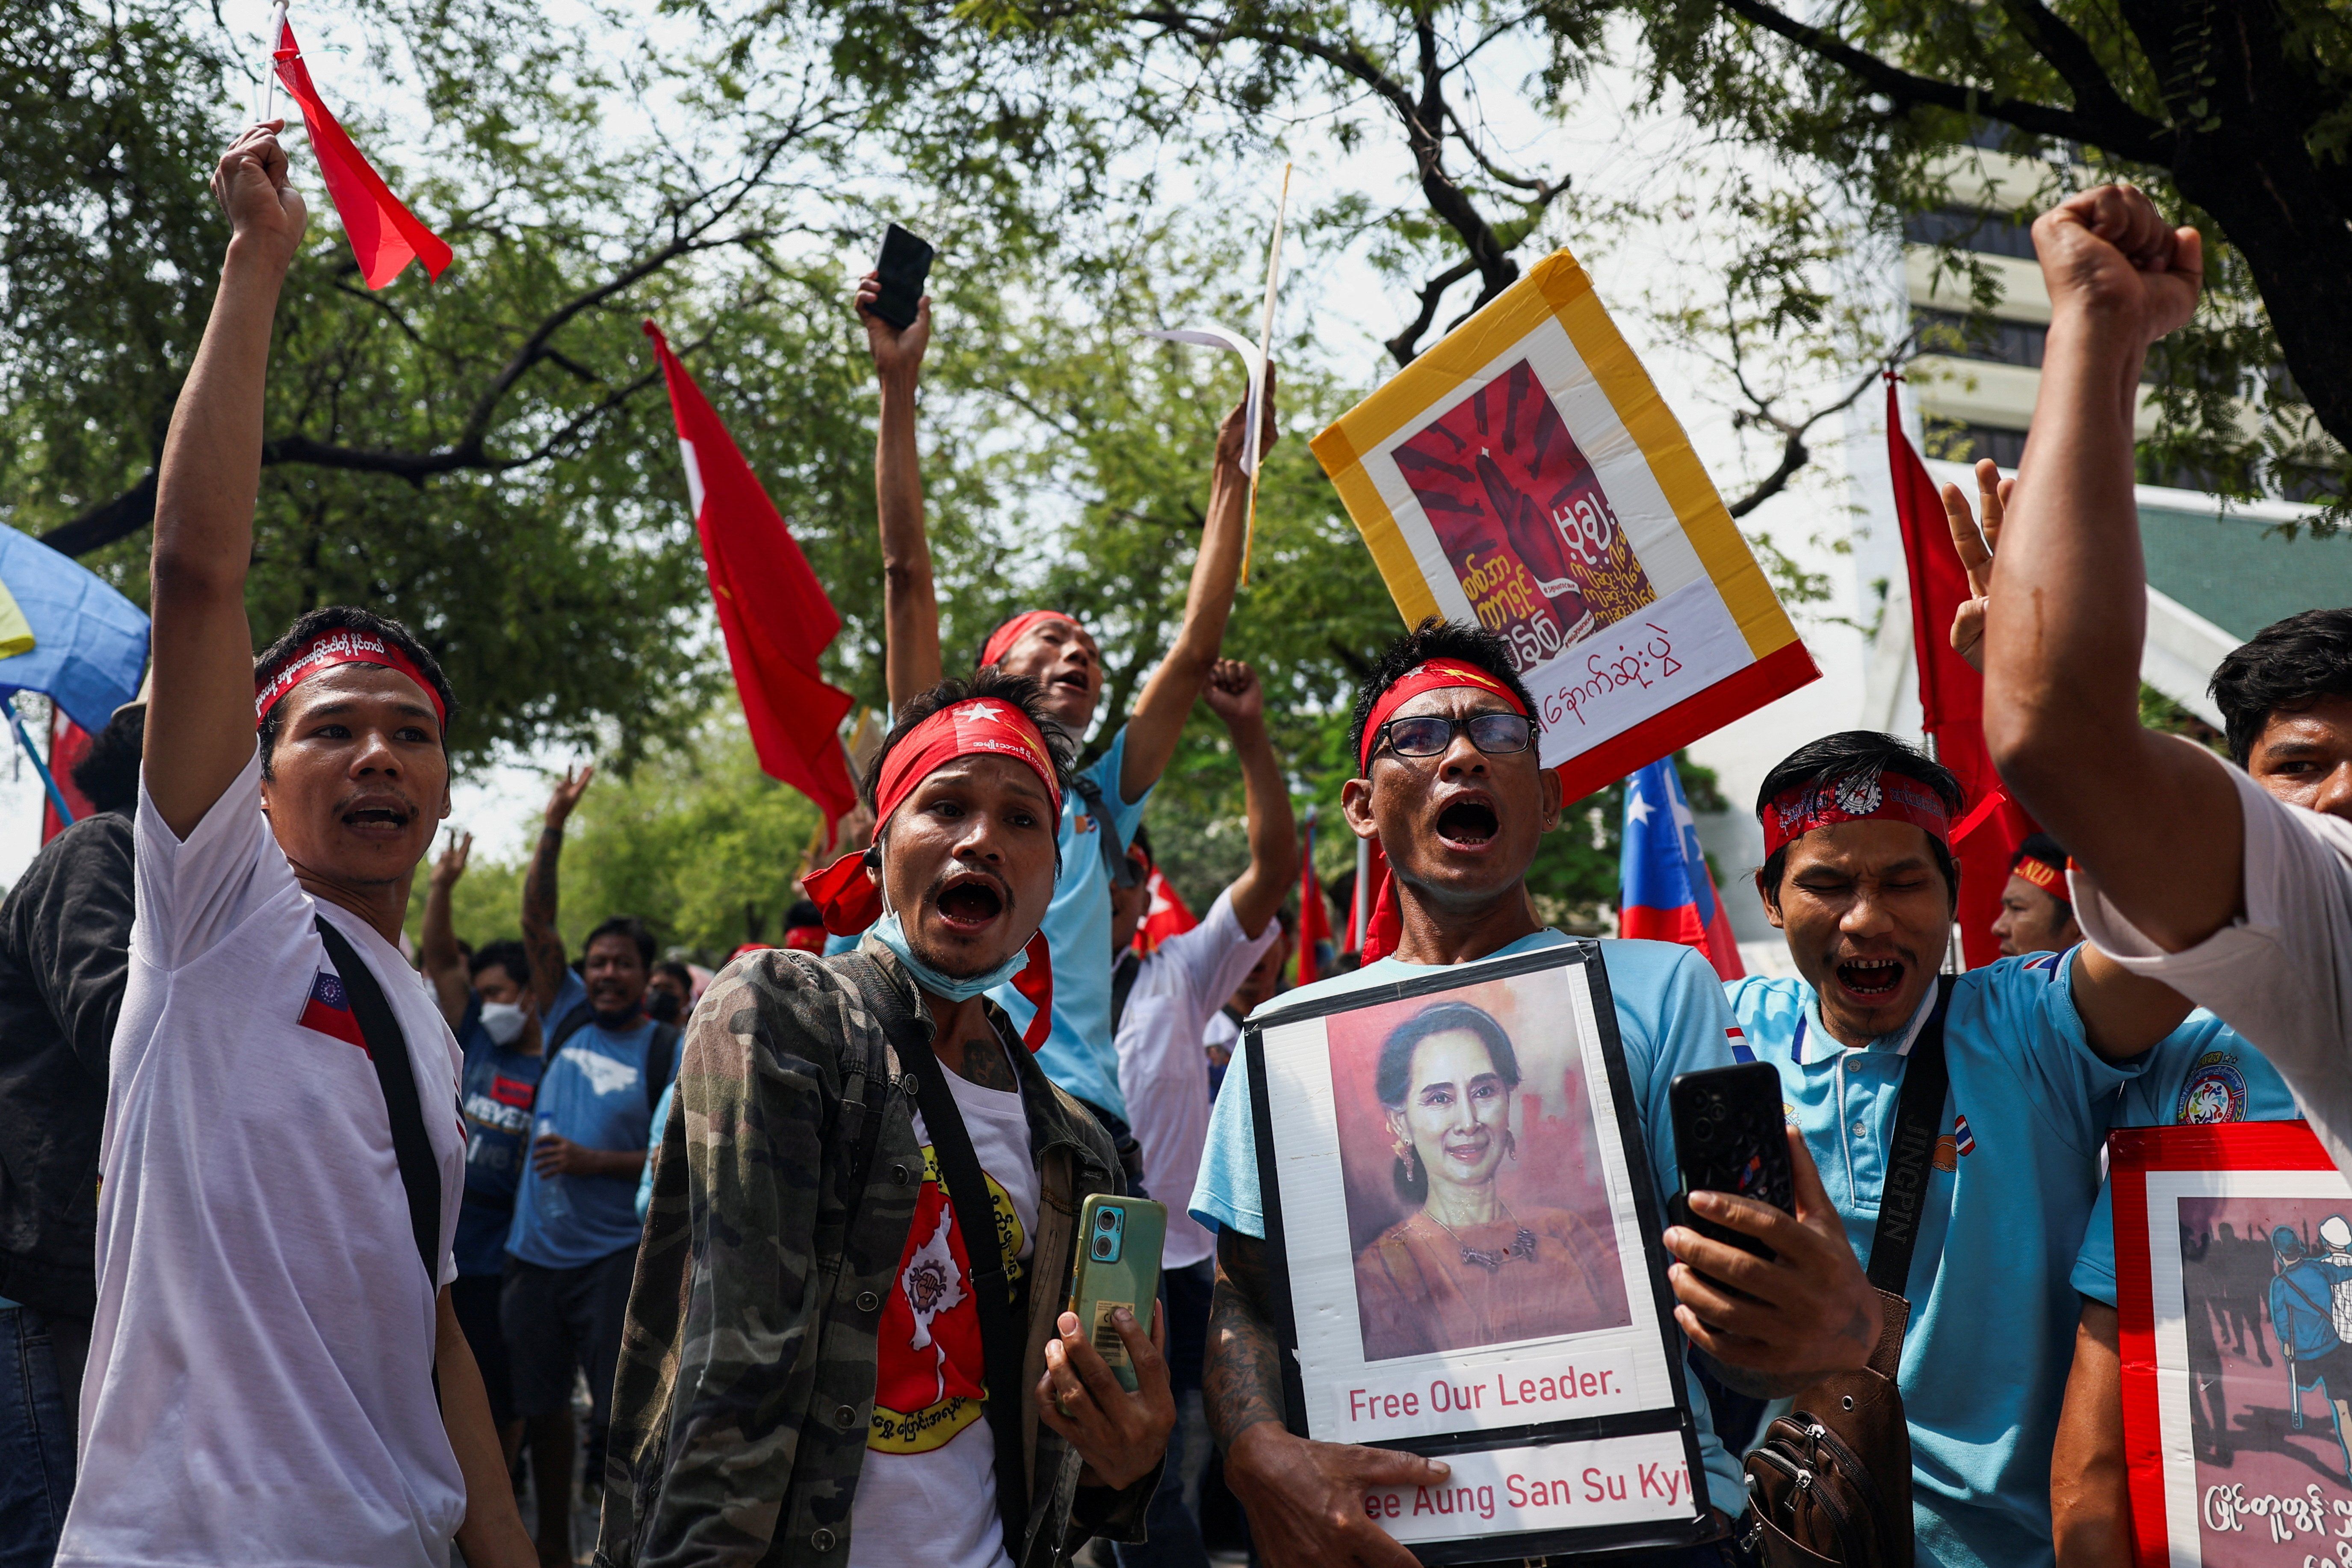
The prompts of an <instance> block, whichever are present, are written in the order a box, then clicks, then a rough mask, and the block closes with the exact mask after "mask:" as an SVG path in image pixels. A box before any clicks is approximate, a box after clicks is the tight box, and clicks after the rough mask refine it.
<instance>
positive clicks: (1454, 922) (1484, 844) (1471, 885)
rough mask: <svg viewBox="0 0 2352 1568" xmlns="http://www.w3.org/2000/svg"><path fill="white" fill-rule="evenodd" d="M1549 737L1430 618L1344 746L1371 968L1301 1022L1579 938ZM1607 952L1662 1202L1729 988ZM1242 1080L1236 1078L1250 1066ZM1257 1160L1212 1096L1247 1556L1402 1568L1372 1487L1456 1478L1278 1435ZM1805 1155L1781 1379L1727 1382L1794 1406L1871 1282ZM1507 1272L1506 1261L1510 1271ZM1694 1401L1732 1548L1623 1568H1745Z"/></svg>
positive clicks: (1785, 1231)
mask: <svg viewBox="0 0 2352 1568" xmlns="http://www.w3.org/2000/svg"><path fill="white" fill-rule="evenodd" d="M1537 731H1538V724H1537V722H1536V721H1535V719H1534V718H1533V716H1532V712H1531V704H1530V703H1529V701H1528V693H1527V689H1526V688H1525V687H1524V686H1523V685H1521V684H1520V681H1519V679H1518V677H1517V674H1515V673H1514V672H1513V669H1512V666H1511V658H1510V654H1509V651H1508V650H1507V647H1505V645H1504V644H1503V642H1502V640H1501V639H1500V638H1498V637H1496V636H1494V634H1492V633H1490V632H1486V631H1483V630H1481V629H1479V628H1477V627H1475V626H1452V625H1447V624H1445V623H1443V622H1440V621H1436V620H1434V619H1432V620H1429V621H1424V622H1423V623H1422V625H1421V626H1420V627H1419V628H1418V629H1417V630H1415V631H1413V632H1412V633H1411V634H1409V635H1408V636H1406V637H1401V638H1399V639H1398V640H1397V642H1396V643H1395V644H1394V645H1392V646H1391V647H1390V649H1389V650H1388V653H1387V654H1386V656H1385V657H1383V658H1382V659H1381V663H1380V666H1379V668H1376V669H1375V670H1374V671H1373V673H1372V676H1371V678H1370V679H1369V680H1367V681H1366V682H1365V684H1364V687H1363V689H1362V690H1361V691H1360V693H1359V694H1358V696H1357V699H1356V710H1355V719H1354V722H1353V724H1352V725H1351V726H1350V734H1349V740H1350V742H1351V743H1352V744H1353V746H1354V748H1355V751H1356V754H1357V758H1358V762H1359V764H1360V769H1361V776H1360V777H1358V778H1354V779H1350V780H1349V781H1348V784H1347V787H1346V790H1345V793H1344V795H1343V796H1342V805H1343V809H1344V810H1345V812H1346V814H1347V819H1348V826H1349V827H1350V828H1351V829H1352V830H1353V831H1354V832H1355V834H1356V836H1357V837H1360V838H1377V839H1379V840H1380V843H1381V849H1382V851H1383V852H1384V854H1385V855H1386V857H1387V860H1388V866H1389V873H1390V874H1389V878H1388V879H1387V881H1386V883H1385V885H1384V886H1383V887H1382V888H1381V889H1380V891H1379V893H1378V895H1377V897H1376V900H1375V902H1374V907H1373V912H1372V917H1371V920H1370V922H1369V923H1370V931H1369V933H1368V937H1367V941H1366V943H1365V949H1364V958H1365V963H1364V966H1363V967H1362V968H1361V969H1359V970H1356V971H1354V972H1353V973H1346V974H1339V975H1334V976H1332V977H1331V978H1330V979H1328V980H1325V981H1321V982H1319V983H1318V984H1313V985H1309V986H1307V987H1304V988H1303V989H1301V990H1298V991H1293V992H1288V993H1286V994H1285V995H1284V997H1283V1002H1284V1004H1285V1005H1290V1004H1294V1003H1296V1002H1298V1001H1300V1000H1302V999H1307V1000H1312V999H1315V998H1318V997H1324V996H1331V995H1337V994H1342V993H1345V992H1349V991H1354V990H1360V989H1363V988H1366V987H1378V986H1383V985H1387V984H1393V983H1395V982H1397V981H1401V980H1410V979H1416V978H1425V977H1426V976H1428V975H1429V974H1430V973H1431V972H1432V971H1433V969H1434V968H1435V967H1436V966H1439V965H1445V964H1461V963H1475V962H1477V961H1479V960H1481V959H1492V958H1505V957H1509V956H1512V955H1515V954H1518V953H1524V952H1534V951H1537V950H1538V949H1540V948H1545V947H1550V946H1554V945H1557V944H1559V943H1560V942H1566V941H1568V940H1569V938H1568V937H1566V936H1565V935H1563V934H1562V933H1560V932H1559V931H1550V930H1548V929H1546V928H1545V927H1543V926H1542V925H1541V924H1540V923H1538V921H1537V919H1536V915H1535V910H1534V906H1533V904H1532V903H1531V902H1530V901H1529V900H1528V888H1527V873H1528V866H1529V865H1530V864H1531V863H1532V862H1533V861H1534V859H1535V854H1536V849H1537V847H1538V844H1539V843H1540V841H1541V839H1542V837H1543V835H1544V834H1545V833H1547V832H1549V830H1550V829H1551V828H1552V827H1553V826H1554V825H1556V824H1557V823H1558V822H1559V816H1560V806H1561V801H1560V785H1559V774H1557V773H1552V772H1549V771H1548V770H1546V769H1544V768H1543V767H1542V766H1541V764H1540V763H1539V762H1538V755H1537V752H1536V735H1537ZM1606 954H1607V957H1606V962H1607V965H1608V972H1609V989H1610V993H1611V996H1612V1000H1613V1002H1614V1003H1615V1005H1616V1010H1617V1025H1618V1032H1619V1035H1620V1036H1621V1037H1622V1041H1623V1045H1624V1053H1625V1067H1626V1071H1627V1076H1628V1078H1629V1079H1630V1081H1631V1088H1632V1090H1633V1106H1634V1108H1635V1110H1636V1111H1637V1113H1638V1115H1639V1117H1640V1120H1641V1123H1642V1131H1643V1139H1644V1141H1645V1142H1646V1144H1647V1147H1648V1150H1649V1154H1650V1165H1651V1171H1652V1173H1653V1175H1654V1178H1655V1180H1656V1181H1657V1182H1658V1184H1660V1188H1661V1191H1660V1193H1659V1194H1658V1195H1659V1198H1660V1201H1661V1206H1663V1200H1664V1189H1666V1188H1670V1187H1671V1186H1672V1185H1673V1184H1675V1168H1676V1167H1675V1146H1674V1124H1673V1120H1672V1118H1671V1117H1670V1115H1669V1114H1668V1111H1667V1105H1666V1089H1667V1085H1668V1084H1670V1083H1671V1082H1672V1081H1673V1079H1674V1078H1675V1075H1676V1074H1677V1073H1685V1072H1692V1071H1696V1070H1697V1069H1699V1068H1712V1067H1725V1066H1728V1065H1729V1064H1730V1062H1731V1059H1732V1058H1731V1054H1730V1047H1729V1046H1728V1044H1727V1034H1728V1032H1729V1031H1730V1030H1731V1028H1732V1018H1731V1013H1730V1009H1729V1008H1728V1007H1727V1005H1726V1004H1725V1001H1724V994H1723V987H1722V985H1721V984H1720V983H1719V982H1718V981H1717V978H1716V974H1715V971H1714V970H1713V969H1712V968H1710V967H1709V966H1708V964H1707V963H1706V959H1704V958H1703V957H1701V956H1700V955H1699V953H1698V952H1697V951H1696V949H1693V948H1687V947H1682V946H1678V945H1675V944H1674V943H1669V942H1608V943H1607V944H1606ZM1464 978H1465V981H1466V980H1467V979H1468V978H1470V977H1469V976H1467V975H1466V974H1465V977H1464ZM1242 1050H1243V1052H1245V1051H1246V1050H1247V1046H1246V1045H1245V1044H1244V1047H1242ZM1234 1066H1235V1068H1242V1067H1243V1060H1242V1056H1241V1054H1240V1053H1237V1054H1236V1058H1235V1062H1234ZM1256 1148H1257V1144H1256V1129H1255V1125H1254V1121H1253V1113H1252V1108H1251V1105H1250V1097H1249V1096H1248V1095H1247V1094H1223V1095H1220V1096H1218V1097H1217V1107H1216V1110H1215V1112H1214V1114H1213V1118H1212V1120H1211V1122H1210V1127H1209V1146H1208V1152H1207V1157H1206V1159H1205V1160H1204V1161H1203V1163H1202V1171H1201V1179H1200V1184H1199V1187H1198V1188H1197V1190H1196V1191H1195V1192H1194V1194H1193V1195H1192V1216H1193V1217H1194V1218H1195V1219H1197V1220H1199V1221H1201V1222H1202V1224H1204V1225H1211V1226H1215V1227H1217V1228H1218V1229H1219V1231H1220V1235H1219V1237H1218V1247H1217V1285H1216V1296H1215V1300H1214V1304H1213V1306H1212V1308H1211V1310H1210V1321H1209V1350H1208V1358H1207V1367H1206V1374H1205V1384H1206V1387H1205V1390H1204V1397H1205V1401H1206V1404H1207V1406H1208V1415H1209V1424H1210V1428H1211V1430H1212V1431H1213V1432H1214V1434H1215V1435H1216V1438H1217V1442H1218V1445H1219V1446H1220V1447H1223V1449H1224V1451H1225V1479H1226V1482H1227V1484H1228V1485H1230V1486H1231V1487H1232V1488H1233V1489H1234V1493H1235V1494H1236V1495H1237V1496H1239V1497H1240V1499H1241V1500H1242V1502H1243V1505H1244V1507H1245V1508H1246V1509H1247V1510H1249V1519H1250V1531H1251V1537H1252V1541H1253V1543H1254V1544H1255V1547H1256V1549H1257V1552H1258V1556H1259V1559H1260V1560H1261V1561H1262V1562H1264V1563H1267V1564H1268V1565H1269V1568H1290V1565H1292V1564H1300V1565H1304V1564H1318V1565H1321V1564H1336V1563H1361V1564H1376V1565H1387V1568H1409V1565H1410V1564H1412V1563H1414V1562H1415V1561H1416V1560H1415V1558H1414V1557H1413V1555H1412V1552H1408V1551H1407V1550H1405V1548H1404V1547H1402V1546H1401V1545H1399V1544H1398V1543H1397V1542H1395V1541H1394V1540H1393V1539H1391V1537H1390V1536H1389V1535H1388V1534H1386V1533H1385V1532H1384V1531H1381V1529H1380V1528H1379V1527H1378V1526H1377V1525H1375V1524H1373V1523H1372V1522H1371V1521H1370V1520H1369V1519H1368V1518H1366V1516H1365V1513H1364V1510H1363V1506H1362V1499H1363V1496H1364V1494H1365V1493H1366V1492H1367V1491H1369V1490H1370V1489H1374V1488H1375V1487H1395V1486H1424V1485H1426V1486H1434V1485H1436V1484H1437V1483H1439V1482H1440V1481H1441V1480H1442V1479H1444V1476H1445V1475H1446V1473H1447V1471H1446V1468H1445V1467H1444V1465H1443V1464H1442V1463H1440V1462H1438V1461H1435V1460H1431V1459H1425V1458H1421V1457H1419V1456H1417V1455H1412V1454H1406V1453H1402V1452H1399V1451H1397V1450H1394V1449H1387V1448H1368V1447H1353V1446H1349V1445H1346V1444H1336V1443H1318V1442H1312V1441H1309V1440H1307V1439H1306V1438H1302V1437H1297V1436H1293V1435H1292V1434H1291V1433H1290V1432H1289V1430H1288V1429H1287V1428H1286V1426H1284V1425H1283V1418H1282V1399H1283V1395H1282V1373H1281V1357H1282V1354H1283V1352H1282V1350H1281V1348H1280V1346H1279V1344H1278V1343H1277V1342H1276V1338H1275V1334H1274V1331H1273V1329H1272V1327H1271V1326H1270V1325H1271V1322H1272V1320H1271V1318H1270V1317H1269V1315H1268V1313H1267V1310H1266V1308H1265V1302H1266V1300H1267V1279H1266V1263H1265V1240H1264V1237H1265V1210H1264V1207H1263V1205H1262V1203H1261V1201H1260V1196H1259V1191H1258V1172H1257V1153H1256ZM1790 1159H1791V1160H1792V1161H1793V1162H1794V1163H1795V1164H1796V1166H1797V1171H1798V1177H1797V1193H1798V1214H1797V1216H1796V1217H1795V1218H1790V1216H1788V1215H1778V1214H1776V1215H1775V1217H1776V1218H1777V1219H1778V1220H1779V1221H1780V1224H1779V1225H1778V1226H1775V1227H1773V1230H1772V1234H1771V1236H1770V1237H1769V1245H1770V1246H1771V1247H1773V1249H1774V1250H1775V1252H1776V1253H1777V1254H1778V1258H1777V1259H1776V1260H1775V1261H1773V1262H1771V1263H1769V1264H1767V1265H1763V1266H1761V1267H1759V1268H1758V1269H1757V1270H1756V1271H1755V1274H1754V1276H1753V1279H1752V1281H1751V1282H1750V1283H1748V1285H1747V1289H1749V1290H1751V1291H1752V1292H1753V1293H1754V1295H1755V1296H1756V1297H1757V1299H1758V1300H1759V1304H1760V1306H1761V1307H1762V1309H1763V1312H1762V1314H1761V1315H1762V1316H1764V1317H1766V1318H1768V1319H1769V1323H1770V1325H1771V1326H1770V1327H1769V1328H1768V1329H1766V1330H1764V1331H1763V1332H1764V1333H1765V1334H1766V1335H1767V1336H1768V1339H1767V1341H1765V1342H1750V1343H1749V1345H1748V1346H1747V1347H1746V1349H1747V1350H1748V1352H1752V1353H1753V1354H1754V1355H1755V1356H1756V1357H1757V1359H1758V1360H1759V1363H1761V1364H1769V1365H1771V1366H1772V1367H1774V1368H1775V1369H1776V1371H1775V1372H1774V1373H1770V1374H1758V1373H1746V1372H1738V1371H1733V1370H1731V1369H1721V1370H1719V1371H1718V1373H1717V1375H1718V1376H1719V1377H1720V1378H1721V1379H1722V1381H1724V1382H1725V1383H1727V1384H1729V1385H1731V1386H1733V1387H1735V1388H1739V1389H1741V1390H1742V1391H1744V1392H1747V1393H1749V1394H1756V1395H1760V1396H1770V1395H1774V1394H1784V1393H1789V1392H1792V1391H1793V1390H1794V1389H1796V1388H1797V1387H1800V1386H1801V1385H1802V1384H1804V1383H1806V1382H1809V1381H1811V1379H1812V1378H1813V1377H1815V1376H1818V1375H1819V1374H1820V1373H1824V1372H1827V1371H1829V1370H1832V1368H1838V1367H1851V1366H1860V1365H1861V1364H1862V1356H1863V1354H1864V1352H1866V1349H1867V1347H1859V1346H1856V1345H1854V1344H1853V1342H1851V1341H1848V1340H1844V1339H1842V1338H1841V1336H1840V1334H1839V1331H1838V1325H1843V1324H1845V1323H1848V1322H1850V1321H1853V1318H1854V1317H1855V1315H1856V1314H1857V1313H1858V1312H1860V1311H1862V1310H1864V1308H1865V1307H1866V1306H1868V1304H1869V1303H1870V1301H1871V1300H1872V1298H1871V1296H1870V1291H1869V1282H1868V1281H1867V1280H1866V1279H1864V1276H1863V1273H1862V1270H1861V1268H1860V1267H1859V1266H1858V1265H1857V1264H1856V1263H1855V1262H1854V1258H1853V1249H1852V1248H1851V1247H1849V1246H1848V1245H1847V1243H1846V1240H1845V1237H1844V1233H1843V1230H1842V1229H1841V1228H1840V1226H1839V1222H1838V1216H1837V1214H1836V1212H1835V1210H1833V1209H1832V1208H1831V1207H1830V1205H1829V1203H1828V1200H1827V1199H1826V1198H1825V1197H1824V1196H1823V1195H1822V1185H1821V1179H1820V1177H1819V1176H1818V1175H1817V1174H1816V1173H1814V1170H1813V1166H1812V1163H1811V1160H1810V1159H1808V1158H1807V1157H1806V1155H1805V1152H1804V1144H1803V1143H1802V1142H1801V1141H1800V1140H1794V1139H1792V1140H1791V1142H1790ZM1471 1239H1475V1238H1471ZM1466 1245H1467V1242H1466V1241H1465V1246H1466ZM1465 1256H1466V1254H1465ZM1514 1261H1515V1260H1514V1259H1511V1258H1505V1259H1504V1261H1502V1262H1501V1263H1499V1264H1498V1265H1497V1267H1498V1268H1510V1267H1513V1266H1514ZM1676 1272H1677V1273H1678V1274H1679V1273H1686V1272H1687V1271H1686V1270H1677V1271H1676ZM1676 1289H1677V1291H1678V1292H1679V1291H1680V1290H1681V1289H1683V1286H1682V1285H1681V1284H1680V1283H1679V1282H1677V1284H1676ZM1678 1316H1679V1314H1678ZM1693 1321H1695V1320H1693ZM1691 1402H1692V1404H1693V1405H1694V1406H1695V1407H1696V1415H1697V1417H1698V1429H1699V1448H1700V1454H1701V1458H1702V1459H1703V1461H1704V1464H1705V1468H1706V1474H1705V1476H1704V1477H1700V1478H1694V1479H1695V1482H1696V1485H1699V1486H1703V1487H1704V1488H1705V1489H1706V1497H1707V1500H1709V1501H1710V1502H1711V1503H1712V1505H1713V1508H1714V1510H1715V1517H1716V1522H1717V1524H1718V1525H1720V1526H1722V1527H1723V1534H1722V1535H1721V1536H1719V1537H1718V1538H1717V1539H1716V1540H1714V1541H1712V1542H1708V1543H1707V1544H1706V1545H1703V1546H1700V1547H1696V1548H1690V1549H1684V1550H1676V1551H1670V1552H1661V1553H1656V1554H1651V1555H1647V1556H1643V1557H1640V1558H1635V1559H1630V1560H1627V1559H1619V1560H1617V1561H1620V1562H1621V1563H1628V1564H1629V1568H1630V1564H1632V1563H1639V1564H1641V1565H1642V1568H1659V1565H1663V1564H1673V1565H1674V1568H1717V1565H1724V1564H1731V1563H1737V1562H1738V1561H1739V1559H1738V1557H1737V1555H1736V1554H1735V1552H1734V1548H1733V1544H1732V1539H1733V1531H1731V1528H1730V1526H1731V1521H1733V1520H1734V1519H1736V1518H1737V1517H1738V1515H1739V1514H1740V1513H1742V1512H1743V1511H1745V1510H1746V1508H1747V1498H1746V1490H1745V1488H1744V1486H1743V1484H1742V1482H1741V1479H1740V1473H1739V1465H1738V1459H1737V1458H1735V1457H1733V1456H1731V1455H1729V1454H1727V1453H1726V1452H1725V1450H1724V1447H1723V1445H1722V1443H1721V1442H1719V1441H1718V1440H1717V1437H1716V1436H1715V1430H1714V1426H1713V1423H1712V1421H1711V1419H1710V1417H1709V1415H1708V1412H1707V1405H1706V1395H1705V1394H1704V1393H1703V1392H1702V1391H1701V1390H1700V1389H1699V1388H1698V1387H1697V1386H1696V1382H1694V1383H1693V1384H1692V1387H1691Z"/></svg>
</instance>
